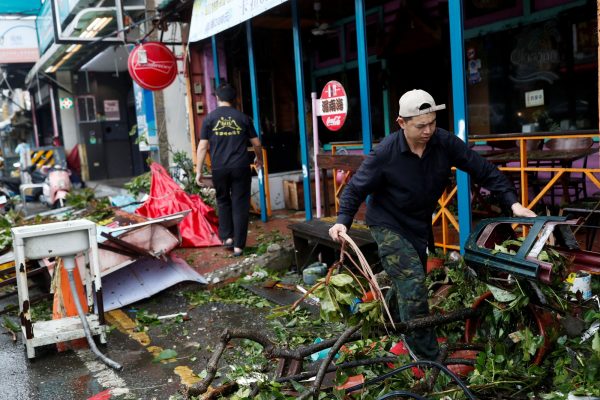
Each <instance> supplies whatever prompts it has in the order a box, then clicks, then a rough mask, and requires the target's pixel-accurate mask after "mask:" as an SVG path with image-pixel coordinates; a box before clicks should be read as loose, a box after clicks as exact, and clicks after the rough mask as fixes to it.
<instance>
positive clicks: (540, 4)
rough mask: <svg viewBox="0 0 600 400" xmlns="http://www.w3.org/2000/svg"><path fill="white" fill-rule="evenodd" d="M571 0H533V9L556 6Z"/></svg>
mask: <svg viewBox="0 0 600 400" xmlns="http://www.w3.org/2000/svg"><path fill="white" fill-rule="evenodd" d="M570 2H571V0H534V1H533V11H540V10H544V9H546V8H550V7H556V6H559V5H561V4H566V3H570Z"/></svg>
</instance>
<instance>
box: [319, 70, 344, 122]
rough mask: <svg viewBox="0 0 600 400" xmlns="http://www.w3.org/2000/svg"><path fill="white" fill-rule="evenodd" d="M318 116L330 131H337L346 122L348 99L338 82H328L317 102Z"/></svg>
mask: <svg viewBox="0 0 600 400" xmlns="http://www.w3.org/2000/svg"><path fill="white" fill-rule="evenodd" d="M317 103H318V104H317V110H318V115H320V116H321V120H322V121H323V123H324V124H325V127H326V128H327V129H329V130H330V131H337V130H339V129H340V128H341V127H342V126H343V125H344V122H345V121H346V114H347V113H348V98H347V97H346V91H345V90H344V87H343V86H342V84H341V83H339V82H338V81H329V82H327V84H326V85H325V87H324V88H323V91H322V92H321V98H320V99H319V100H318V101H317Z"/></svg>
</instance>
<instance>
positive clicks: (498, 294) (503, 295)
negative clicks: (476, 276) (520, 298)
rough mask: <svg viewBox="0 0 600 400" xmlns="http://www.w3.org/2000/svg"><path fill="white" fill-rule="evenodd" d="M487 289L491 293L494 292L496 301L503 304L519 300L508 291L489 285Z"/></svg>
mask: <svg viewBox="0 0 600 400" xmlns="http://www.w3.org/2000/svg"><path fill="white" fill-rule="evenodd" d="M487 287H488V289H489V290H490V292H492V295H493V296H494V299H496V300H497V301H500V302H502V303H508V302H509V301H513V300H514V299H516V298H517V295H515V294H514V293H512V292H509V291H508V290H504V289H500V288H499V287H496V286H492V285H487Z"/></svg>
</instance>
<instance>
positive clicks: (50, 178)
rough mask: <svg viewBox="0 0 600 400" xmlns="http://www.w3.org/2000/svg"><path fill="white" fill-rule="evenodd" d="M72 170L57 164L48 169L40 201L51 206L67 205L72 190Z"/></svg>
mask: <svg viewBox="0 0 600 400" xmlns="http://www.w3.org/2000/svg"><path fill="white" fill-rule="evenodd" d="M70 176H71V172H70V171H69V170H68V169H66V168H65V167H63V166H60V165H55V166H52V167H49V168H48V169H47V175H46V179H45V180H44V186H43V187H42V194H41V195H40V201H41V202H42V203H44V204H45V205H47V206H48V207H50V208H62V207H64V206H65V203H66V198H67V194H68V193H69V192H70V191H71V188H72V184H71V178H70Z"/></svg>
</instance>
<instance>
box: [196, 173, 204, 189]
mask: <svg viewBox="0 0 600 400" xmlns="http://www.w3.org/2000/svg"><path fill="white" fill-rule="evenodd" d="M202 179H203V178H202V174H201V173H197V174H196V185H198V186H204V184H203V183H202Z"/></svg>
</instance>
